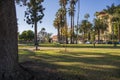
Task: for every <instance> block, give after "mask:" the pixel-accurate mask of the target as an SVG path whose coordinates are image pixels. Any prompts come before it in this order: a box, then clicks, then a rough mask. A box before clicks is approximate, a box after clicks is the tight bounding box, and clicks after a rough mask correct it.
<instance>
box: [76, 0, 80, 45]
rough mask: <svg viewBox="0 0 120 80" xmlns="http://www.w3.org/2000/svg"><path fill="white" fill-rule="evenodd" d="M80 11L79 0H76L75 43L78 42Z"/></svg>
mask: <svg viewBox="0 0 120 80" xmlns="http://www.w3.org/2000/svg"><path fill="white" fill-rule="evenodd" d="M79 13H80V0H78V13H77V26H76V36H77V38H76V44H77V43H78V30H79V15H80V14H79Z"/></svg>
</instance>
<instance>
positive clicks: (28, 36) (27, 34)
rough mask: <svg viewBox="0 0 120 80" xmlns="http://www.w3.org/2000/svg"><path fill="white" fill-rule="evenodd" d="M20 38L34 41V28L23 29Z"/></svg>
mask: <svg viewBox="0 0 120 80" xmlns="http://www.w3.org/2000/svg"><path fill="white" fill-rule="evenodd" d="M19 38H20V39H22V40H24V41H32V40H33V39H34V32H33V31H32V30H27V31H23V32H22V33H21V35H19Z"/></svg>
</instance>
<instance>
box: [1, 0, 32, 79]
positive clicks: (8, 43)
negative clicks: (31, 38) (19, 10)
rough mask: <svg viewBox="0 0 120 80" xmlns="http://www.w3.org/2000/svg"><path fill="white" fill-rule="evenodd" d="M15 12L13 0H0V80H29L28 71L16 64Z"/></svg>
mask: <svg viewBox="0 0 120 80" xmlns="http://www.w3.org/2000/svg"><path fill="white" fill-rule="evenodd" d="M15 13H16V11H15V3H14V0H0V80H30V78H31V76H30V75H29V73H27V72H25V71H24V70H23V69H22V68H21V67H20V66H19V64H18V40H17V35H18V34H17V20H16V14H15ZM26 76H27V77H26Z"/></svg>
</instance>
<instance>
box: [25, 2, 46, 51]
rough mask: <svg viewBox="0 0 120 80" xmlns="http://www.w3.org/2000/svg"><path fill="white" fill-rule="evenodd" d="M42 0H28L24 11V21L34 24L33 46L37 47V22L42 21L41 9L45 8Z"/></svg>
mask: <svg viewBox="0 0 120 80" xmlns="http://www.w3.org/2000/svg"><path fill="white" fill-rule="evenodd" d="M43 1H44V0H30V1H29V2H28V4H27V10H26V11H25V17H26V22H27V23H28V24H31V25H32V26H33V25H34V31H35V36H34V37H35V38H34V41H35V47H36V50H37V49H38V41H37V24H38V22H40V23H41V22H42V21H41V20H42V18H43V17H44V13H43V11H44V10H45V8H43V6H42V2H43Z"/></svg>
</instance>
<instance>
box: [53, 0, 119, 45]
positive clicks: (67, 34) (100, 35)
mask: <svg viewBox="0 0 120 80" xmlns="http://www.w3.org/2000/svg"><path fill="white" fill-rule="evenodd" d="M68 2H69V7H68V8H67V7H66V6H67V4H68ZM77 2H78V3H79V0H60V1H59V3H60V9H59V10H58V12H57V13H56V18H55V20H54V26H55V28H57V29H58V42H59V43H60V42H61V41H62V42H65V41H66V43H68V39H69V38H70V40H69V42H70V43H71V44H73V43H74V42H75V40H76V43H77V40H80V38H81V39H82V40H83V42H85V41H91V40H92V41H93V34H95V37H94V38H95V39H96V40H98V42H100V40H106V41H107V40H114V39H115V38H116V39H118V41H119V42H120V14H119V13H120V5H118V6H114V4H113V5H112V6H107V9H104V10H103V11H101V12H96V13H95V16H96V18H95V19H94V20H93V23H91V22H90V21H89V20H88V18H89V17H90V15H89V14H88V13H87V14H85V16H84V18H85V19H84V20H82V21H81V23H80V22H79V7H80V6H79V5H80V4H78V17H77V25H75V22H74V17H75V11H76V10H75V7H76V6H75V5H76V3H77ZM67 13H68V14H69V16H70V28H68V23H67V21H68V20H67V17H66V15H67ZM102 14H105V15H104V16H102V17H100V15H102ZM109 20H110V21H109ZM109 25H112V30H111V31H112V32H111V33H108V32H109V31H108V30H109ZM75 31H76V32H75ZM110 35H111V36H110Z"/></svg>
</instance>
